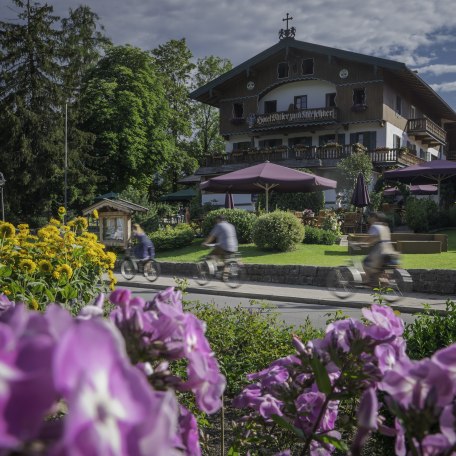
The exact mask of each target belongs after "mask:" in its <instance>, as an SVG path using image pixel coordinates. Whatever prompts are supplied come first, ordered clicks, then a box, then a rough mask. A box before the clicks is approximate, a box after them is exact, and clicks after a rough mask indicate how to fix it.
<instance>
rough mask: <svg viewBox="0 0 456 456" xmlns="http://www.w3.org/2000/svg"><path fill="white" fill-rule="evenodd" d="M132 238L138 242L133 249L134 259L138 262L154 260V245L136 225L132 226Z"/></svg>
mask: <svg viewBox="0 0 456 456" xmlns="http://www.w3.org/2000/svg"><path fill="white" fill-rule="evenodd" d="M133 236H134V237H135V238H136V239H137V240H138V244H137V245H136V246H135V248H134V254H135V257H136V258H139V259H140V260H148V259H152V258H154V257H155V247H154V243H153V242H152V241H151V239H150V238H149V236H147V235H146V233H145V232H144V230H143V229H142V228H141V227H140V226H139V225H138V224H137V223H135V224H134V225H133Z"/></svg>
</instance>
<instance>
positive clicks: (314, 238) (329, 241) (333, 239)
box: [303, 226, 339, 245]
mask: <svg viewBox="0 0 456 456" xmlns="http://www.w3.org/2000/svg"><path fill="white" fill-rule="evenodd" d="M338 241H339V236H338V234H337V233H336V232H334V231H331V230H323V229H321V228H316V227H314V226H306V227H305V236H304V241H303V242H304V244H320V245H333V244H336V243H337V242H338Z"/></svg>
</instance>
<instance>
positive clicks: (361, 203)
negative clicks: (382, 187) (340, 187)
mask: <svg viewBox="0 0 456 456" xmlns="http://www.w3.org/2000/svg"><path fill="white" fill-rule="evenodd" d="M351 204H353V206H355V207H357V208H358V207H359V208H363V207H366V206H369V204H370V198H369V191H368V190H367V185H366V181H365V180H364V176H363V174H362V173H359V174H358V178H357V179H356V185H355V189H354V190H353V195H352V197H351ZM361 214H362V209H361V212H360V217H359V218H360V220H359V221H358V222H357V223H359V224H360V225H361Z"/></svg>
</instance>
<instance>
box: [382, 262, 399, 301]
mask: <svg viewBox="0 0 456 456" xmlns="http://www.w3.org/2000/svg"><path fill="white" fill-rule="evenodd" d="M379 288H380V289H379V294H380V295H381V296H382V297H383V298H385V300H386V301H388V302H397V301H399V299H402V298H403V295H402V283H401V280H400V276H399V275H398V274H396V271H395V270H394V269H386V270H385V271H384V273H383V274H382V276H381V278H380V281H379Z"/></svg>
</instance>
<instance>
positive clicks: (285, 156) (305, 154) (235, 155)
mask: <svg viewBox="0 0 456 456" xmlns="http://www.w3.org/2000/svg"><path fill="white" fill-rule="evenodd" d="M353 153H354V152H353V146H352V145H346V146H334V147H333V146H331V147H328V146H322V147H317V146H302V145H297V146H294V147H287V146H278V147H270V148H263V149H246V150H241V151H236V152H232V153H230V154H223V155H210V156H207V157H206V166H208V167H210V166H221V165H225V164H226V165H231V164H244V163H245V164H252V163H261V162H264V161H266V160H269V161H271V162H281V161H286V160H297V161H300V160H302V161H303V163H304V162H315V161H320V166H332V164H331V162H334V160H341V159H343V158H346V157H348V156H350V155H351V154H353ZM367 153H368V154H369V155H370V156H371V158H372V163H373V164H374V165H376V166H382V167H383V166H393V165H403V166H409V165H414V164H418V163H422V162H424V161H425V160H423V159H421V158H419V157H417V156H416V155H414V154H412V153H411V152H409V151H408V150H407V149H404V148H400V149H389V148H383V149H381V150H378V149H377V150H374V151H368V152H367Z"/></svg>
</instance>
